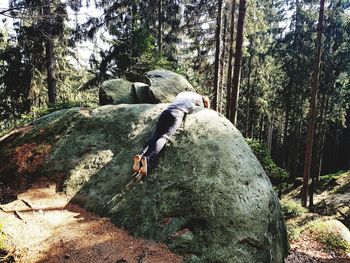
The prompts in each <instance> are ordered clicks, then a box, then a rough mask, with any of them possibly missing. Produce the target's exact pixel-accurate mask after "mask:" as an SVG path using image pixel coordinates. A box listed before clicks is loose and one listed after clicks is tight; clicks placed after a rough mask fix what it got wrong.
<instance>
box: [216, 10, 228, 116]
mask: <svg viewBox="0 0 350 263" xmlns="http://www.w3.org/2000/svg"><path fill="white" fill-rule="evenodd" d="M223 17H224V22H223V29H222V34H221V42H222V49H221V53H220V67H219V68H220V74H219V76H220V77H219V95H218V98H219V100H218V109H219V112H220V113H222V107H223V105H222V104H223V103H222V100H223V93H224V68H225V53H226V31H227V15H226V14H224V15H223Z"/></svg>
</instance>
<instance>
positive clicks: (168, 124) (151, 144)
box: [140, 110, 183, 175]
mask: <svg viewBox="0 0 350 263" xmlns="http://www.w3.org/2000/svg"><path fill="white" fill-rule="evenodd" d="M182 118H183V113H182V112H180V111H175V112H172V111H167V110H165V111H164V112H163V113H162V114H161V115H160V117H159V120H158V123H157V127H156V130H155V132H154V134H153V136H152V137H151V138H150V140H149V141H148V143H147V144H146V146H145V148H144V150H143V151H142V159H141V164H142V167H141V169H140V172H141V173H142V174H144V175H147V172H148V170H149V167H150V164H153V162H154V160H155V158H156V156H157V155H158V154H159V152H160V151H161V150H162V149H163V147H164V145H165V144H166V142H167V141H168V139H169V138H170V136H171V135H172V134H173V133H174V132H175V131H176V130H177V129H178V128H179V127H180V125H181V122H182Z"/></svg>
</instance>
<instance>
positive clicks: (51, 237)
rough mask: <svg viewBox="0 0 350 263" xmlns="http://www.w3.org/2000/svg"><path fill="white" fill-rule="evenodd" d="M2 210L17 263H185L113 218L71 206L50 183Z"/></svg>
mask: <svg viewBox="0 0 350 263" xmlns="http://www.w3.org/2000/svg"><path fill="white" fill-rule="evenodd" d="M0 208H1V209H0V221H1V222H2V224H3V230H2V231H3V232H4V233H5V235H6V237H7V243H8V246H9V247H10V252H11V254H12V256H14V257H15V258H16V262H26V263H30V262H52V263H58V262H86V263H96V262H113V263H122V262H130V263H132V262H135V263H139V262H143V263H147V262H148V263H159V262H164V263H165V262H174V263H175V262H182V257H180V256H178V255H175V254H173V253H172V252H170V251H169V249H168V248H167V247H166V246H165V245H164V244H157V243H154V242H151V241H146V240H142V239H136V238H133V237H131V236H130V235H128V233H127V232H126V231H125V230H122V229H119V228H117V227H115V226H114V225H113V224H112V223H111V222H110V221H109V220H108V219H106V218H101V217H98V216H96V215H94V214H92V213H89V212H87V211H85V210H84V209H82V208H80V207H78V206H76V205H72V204H69V198H68V197H67V196H65V195H64V194H62V193H57V192H56V185H55V184H52V183H49V182H40V183H38V184H36V185H33V186H32V187H31V188H30V189H28V190H26V191H24V192H23V193H20V194H18V195H17V200H14V201H12V202H10V203H8V204H6V205H1V206H0ZM0 261H1V260H0Z"/></svg>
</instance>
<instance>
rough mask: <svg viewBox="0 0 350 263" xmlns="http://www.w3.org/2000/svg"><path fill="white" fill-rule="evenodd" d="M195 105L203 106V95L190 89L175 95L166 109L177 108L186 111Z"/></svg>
mask: <svg viewBox="0 0 350 263" xmlns="http://www.w3.org/2000/svg"><path fill="white" fill-rule="evenodd" d="M196 106H201V107H204V103H203V96H202V95H199V94H198V93H195V92H192V91H184V92H181V93H179V94H178V95H177V96H176V97H175V99H174V101H173V102H172V103H171V104H170V105H169V107H168V110H171V109H179V110H181V111H184V112H186V113H188V112H189V111H191V110H193V108H194V107H196Z"/></svg>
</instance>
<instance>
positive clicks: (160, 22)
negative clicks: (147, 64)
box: [158, 0, 163, 53]
mask: <svg viewBox="0 0 350 263" xmlns="http://www.w3.org/2000/svg"><path fill="white" fill-rule="evenodd" d="M162 11H163V0H159V2H158V51H159V53H162V32H163V17H162Z"/></svg>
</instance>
